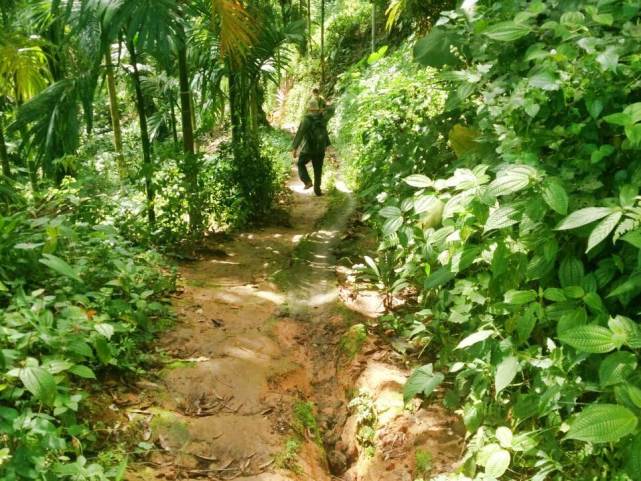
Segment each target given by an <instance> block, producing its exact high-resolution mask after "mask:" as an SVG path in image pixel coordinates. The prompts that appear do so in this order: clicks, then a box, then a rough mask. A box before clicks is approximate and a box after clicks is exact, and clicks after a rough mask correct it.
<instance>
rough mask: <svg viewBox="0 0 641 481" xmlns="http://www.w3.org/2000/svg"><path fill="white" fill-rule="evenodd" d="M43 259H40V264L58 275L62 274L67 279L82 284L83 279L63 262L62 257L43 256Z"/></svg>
mask: <svg viewBox="0 0 641 481" xmlns="http://www.w3.org/2000/svg"><path fill="white" fill-rule="evenodd" d="M42 257H43V258H42V259H40V262H41V263H42V264H44V265H46V266H47V267H49V268H50V269H53V270H54V271H56V272H57V273H58V274H62V275H63V276H65V277H68V278H70V279H73V280H75V281H78V282H82V279H80V277H79V276H78V273H77V272H76V271H75V270H74V269H73V267H71V266H70V265H69V264H67V262H65V261H64V260H62V259H61V258H60V257H56V256H54V255H52V254H43V256H42Z"/></svg>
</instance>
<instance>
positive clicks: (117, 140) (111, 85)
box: [105, 48, 126, 179]
mask: <svg viewBox="0 0 641 481" xmlns="http://www.w3.org/2000/svg"><path fill="white" fill-rule="evenodd" d="M110 50H111V48H110ZM105 66H106V67H107V90H108V92H109V113H110V114H111V128H112V129H113V131H114V148H115V149H116V162H117V164H118V174H119V175H120V178H121V179H123V178H124V177H125V172H126V166H125V156H124V155H123V152H122V128H121V126H120V110H119V108H118V94H117V91H116V79H115V77H114V66H113V63H112V62H111V51H109V52H107V53H106V54H105Z"/></svg>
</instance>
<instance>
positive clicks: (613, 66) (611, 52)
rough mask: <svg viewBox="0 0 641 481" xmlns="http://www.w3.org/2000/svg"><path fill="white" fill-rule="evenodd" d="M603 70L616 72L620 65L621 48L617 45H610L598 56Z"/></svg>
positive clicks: (597, 59) (597, 58)
mask: <svg viewBox="0 0 641 481" xmlns="http://www.w3.org/2000/svg"><path fill="white" fill-rule="evenodd" d="M596 61H597V62H599V65H601V68H602V69H603V70H606V71H607V70H609V71H611V72H616V70H617V66H618V65H619V49H618V48H617V47H608V48H606V49H605V51H604V52H601V53H600V54H599V55H597V57H596Z"/></svg>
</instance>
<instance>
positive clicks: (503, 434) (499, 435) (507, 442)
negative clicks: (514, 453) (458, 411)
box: [495, 426, 514, 449]
mask: <svg viewBox="0 0 641 481" xmlns="http://www.w3.org/2000/svg"><path fill="white" fill-rule="evenodd" d="M495 436H496V439H497V440H498V442H499V444H500V445H501V447H502V448H505V449H509V448H511V447H512V439H513V437H514V436H513V434H512V431H511V430H510V428H508V427H505V426H501V427H498V428H496V433H495Z"/></svg>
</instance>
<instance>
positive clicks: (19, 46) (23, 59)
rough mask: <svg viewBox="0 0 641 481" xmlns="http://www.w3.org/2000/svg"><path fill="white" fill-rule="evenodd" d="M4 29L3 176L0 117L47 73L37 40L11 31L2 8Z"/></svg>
mask: <svg viewBox="0 0 641 481" xmlns="http://www.w3.org/2000/svg"><path fill="white" fill-rule="evenodd" d="M2 14H3V23H4V29H3V30H2V31H0V58H1V59H2V62H0V163H1V164H2V173H3V175H5V176H7V177H9V176H10V175H11V166H10V163H9V154H8V151H7V145H6V140H5V135H4V114H5V111H6V109H7V106H8V104H9V103H13V104H15V105H19V104H21V103H23V102H24V101H26V100H28V99H30V98H32V97H33V96H34V95H36V94H37V93H38V92H40V91H41V90H42V89H44V87H45V86H46V85H47V82H48V80H49V72H48V69H47V60H46V57H45V54H44V52H43V51H42V42H41V41H40V40H39V39H38V38H37V37H31V36H26V35H24V34H21V33H18V32H13V31H12V29H11V23H10V18H9V14H10V12H9V11H8V7H3V10H2Z"/></svg>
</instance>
